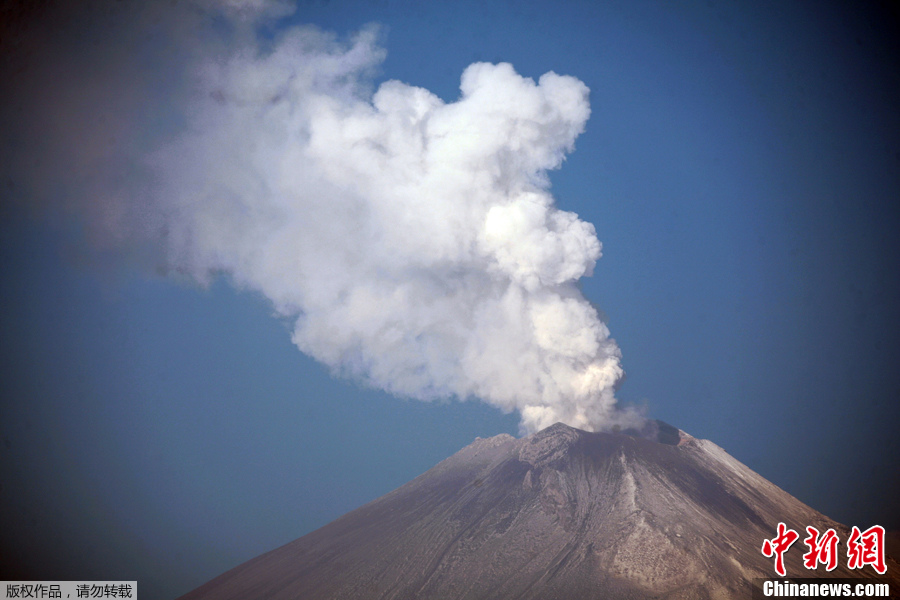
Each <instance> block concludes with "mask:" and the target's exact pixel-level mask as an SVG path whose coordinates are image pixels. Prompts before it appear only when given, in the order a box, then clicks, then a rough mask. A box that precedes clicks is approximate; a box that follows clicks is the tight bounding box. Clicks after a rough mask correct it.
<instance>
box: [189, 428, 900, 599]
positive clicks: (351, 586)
mask: <svg viewBox="0 0 900 600" xmlns="http://www.w3.org/2000/svg"><path fill="white" fill-rule="evenodd" d="M780 521H783V522H785V523H787V524H788V526H790V527H792V528H794V529H796V530H797V531H799V532H801V533H803V532H805V527H806V526H807V525H813V526H815V527H817V528H819V530H820V531H824V530H825V529H827V528H829V527H834V528H835V529H837V530H838V533H839V535H841V539H846V536H847V534H848V532H847V529H846V528H845V527H843V526H841V525H839V524H837V523H835V522H833V521H831V520H830V519H828V518H827V517H825V516H824V515H821V514H820V513H818V512H816V511H814V510H813V509H811V508H809V507H808V506H806V505H804V504H803V503H801V502H799V501H798V500H796V499H795V498H793V497H791V496H790V495H789V494H787V493H786V492H784V491H782V490H780V489H779V488H777V487H776V486H774V485H773V484H771V483H769V482H768V481H766V480H765V479H763V478H762V477H760V476H759V475H757V474H756V473H754V472H753V471H751V470H750V469H749V468H747V467H746V466H744V465H743V464H741V463H740V462H738V461H737V460H735V459H734V458H732V457H731V456H729V455H728V454H727V453H725V452H724V451H723V450H722V449H721V448H719V447H718V446H716V445H715V444H712V443H711V442H708V441H706V440H698V439H695V438H693V437H691V436H689V435H687V434H686V433H684V432H682V431H680V430H678V429H677V428H674V427H671V426H669V425H666V424H665V423H660V422H657V423H655V424H654V425H653V426H652V427H651V428H650V429H648V430H647V431H644V432H641V433H640V435H638V434H637V432H629V433H628V434H626V433H588V432H584V431H580V430H577V429H573V428H571V427H568V426H566V425H562V424H556V425H553V426H551V427H549V428H547V429H544V430H543V431H540V432H537V433H535V434H533V435H531V436H529V437H526V438H522V439H515V438H513V437H511V436H508V435H501V436H496V437H493V438H488V439H479V440H476V441H475V442H473V443H472V444H470V445H469V446H467V447H465V448H463V449H462V450H460V451H459V452H458V453H456V454H454V455H453V456H451V457H450V458H448V459H446V460H444V461H443V462H441V463H439V464H438V465H437V466H435V467H434V468H433V469H431V470H429V471H428V472H426V473H425V474H423V475H421V476H419V477H417V478H416V479H414V480H412V481H411V482H409V483H407V484H406V485H404V486H402V487H400V488H398V489H397V490H395V491H393V492H391V493H389V494H387V495H385V496H383V497H381V498H379V499H377V500H375V501H373V502H371V503H369V504H367V505H365V506H363V507H362V508H359V509H357V510H355V511H353V512H350V513H348V514H346V515H344V516H343V517H341V518H339V519H337V520H335V521H333V522H332V523H329V524H328V525H326V526H324V527H322V528H321V529H318V530H316V531H314V532H312V533H310V534H308V535H306V536H303V537H302V538H299V539H298V540H295V541H294V542H291V543H289V544H287V545H285V546H282V547H281V548H278V549H276V550H273V551H272V552H269V553H267V554H264V555H262V556H259V557H257V558H255V559H253V560H251V561H248V562H247V563H244V564H242V565H239V566H238V567H236V568H234V569H232V570H231V571H228V572H226V573H224V574H223V575H221V576H219V577H217V578H216V579H213V580H212V581H210V582H208V583H207V584H205V585H203V586H201V587H200V588H198V589H196V590H194V591H193V592H191V593H189V594H187V595H186V596H184V597H183V598H184V599H185V600H199V599H213V598H215V599H216V600H230V599H235V600H237V599H242V600H243V599H248V598H272V599H279V598H284V599H287V598H297V597H302V598H310V599H326V598H334V599H338V598H340V599H355V598H356V599H385V600H386V599H393V600H403V599H414V598H435V599H437V598H440V599H455V598H458V599H480V598H484V599H488V598H491V599H494V598H496V599H504V598H509V599H513V598H516V599H532V598H533V599H538V598H553V597H559V598H575V599H577V598H596V597H603V596H606V597H616V598H669V599H676V598H701V599H702V598H732V597H749V596H750V587H749V586H750V582H751V581H752V580H753V579H754V578H761V577H772V575H773V567H772V560H771V559H768V558H765V557H763V556H762V554H761V552H760V547H761V543H762V540H764V539H766V538H771V537H773V536H774V534H775V530H776V526H777V524H778V522H780ZM801 555H802V552H799V551H795V552H793V553H789V554H788V556H787V568H788V571H789V573H790V572H792V573H795V574H797V575H798V576H803V575H807V574H809V573H810V572H809V571H806V570H805V569H804V568H803V567H802V565H801V558H800V557H801ZM891 568H892V569H895V568H896V564H895V563H892V567H891ZM816 575H817V576H824V575H825V573H824V572H817V573H816ZM828 575H829V576H833V577H834V576H840V577H859V576H860V572H850V571H848V570H847V569H846V568H842V567H839V568H838V569H836V570H835V571H832V572H831V573H829V574H828Z"/></svg>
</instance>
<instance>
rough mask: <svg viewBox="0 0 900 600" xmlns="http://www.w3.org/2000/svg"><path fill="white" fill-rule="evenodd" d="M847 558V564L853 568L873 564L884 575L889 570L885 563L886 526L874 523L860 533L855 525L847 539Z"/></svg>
mask: <svg viewBox="0 0 900 600" xmlns="http://www.w3.org/2000/svg"><path fill="white" fill-rule="evenodd" d="M860 538H861V539H862V543H860V541H859V540H860ZM847 558H848V559H849V560H848V561H847V566H848V567H850V568H851V569H861V568H863V567H864V566H865V565H872V566H873V567H875V570H876V571H878V573H879V574H881V575H884V573H885V572H886V571H887V567H886V566H885V564H884V527H882V526H881V525H873V526H871V527H869V528H868V529H866V530H865V531H863V532H862V533H860V532H859V527H857V526H856V525H854V526H853V529H852V531H851V532H850V539H849V540H847Z"/></svg>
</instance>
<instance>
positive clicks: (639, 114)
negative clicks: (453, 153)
mask: <svg viewBox="0 0 900 600" xmlns="http://www.w3.org/2000/svg"><path fill="white" fill-rule="evenodd" d="M101 5H102V4H101ZM101 13H102V11H101ZM198 14H199V13H198ZM126 16H127V15H126ZM101 17H102V19H112V21H111V22H114V23H115V22H116V21H115V19H117V18H119V17H118V16H117V15H116V14H115V13H112V16H110V15H109V14H105V13H102V14H101ZM101 17H97V16H96V15H95V14H93V13H85V14H79V15H77V18H76V19H74V20H73V21H67V22H65V23H63V24H62V25H59V24H58V23H56V22H55V21H54V19H53V17H52V16H49V15H47V14H43V15H41V14H39V15H37V16H35V17H34V18H33V21H32V22H23V23H21V24H20V26H21V28H22V30H23V32H24V33H23V36H25V34H28V33H29V32H31V31H32V30H34V31H38V32H41V31H43V30H44V29H46V30H47V31H54V29H53V28H54V27H60V28H62V30H63V31H64V32H65V34H66V35H63V36H61V39H63V40H66V41H67V42H68V41H71V43H72V44H73V55H74V56H75V58H74V59H72V60H73V61H74V63H73V64H75V65H78V64H79V62H78V56H79V52H83V55H84V56H91V54H90V53H91V52H92V51H93V50H91V48H96V47H97V45H98V44H99V47H100V48H101V49H103V48H105V47H106V46H105V45H108V46H109V47H111V48H120V47H122V46H121V40H118V39H117V38H116V36H115V33H112V34H108V35H106V36H99V38H98V39H99V41H96V40H94V41H91V40H92V38H90V34H92V33H95V32H94V30H93V29H92V27H93V26H94V25H93V24H92V23H93V21H92V20H95V19H96V20H97V22H108V21H102V19H101ZM121 18H122V19H125V18H126V17H121ZM73 23H74V25H73ZM298 23H305V24H314V25H316V26H318V27H320V28H322V29H324V30H327V31H333V32H335V33H336V34H337V35H338V36H349V35H353V34H354V32H357V31H359V30H360V29H361V28H362V27H364V26H365V25H367V24H369V23H378V24H380V25H381V26H382V29H381V33H380V37H379V44H380V46H381V47H383V48H384V49H385V50H386V52H387V54H386V58H385V59H384V61H383V63H382V64H381V65H380V67H379V69H378V71H377V73H376V75H375V83H376V84H377V83H379V82H381V81H385V80H388V79H396V80H400V81H403V82H405V83H408V84H411V85H415V86H419V87H422V88H426V89H428V90H430V91H431V92H432V93H434V94H436V95H437V96H439V97H440V98H442V99H443V100H444V101H445V102H452V101H454V100H456V99H457V98H458V96H459V84H460V75H461V74H462V72H463V70H464V69H465V68H466V67H467V66H468V65H469V64H471V63H473V62H479V61H487V62H493V63H496V62H508V63H511V64H512V65H513V66H514V67H515V69H516V71H517V72H518V73H519V74H521V75H523V76H525V77H531V78H534V79H535V80H537V78H539V77H540V76H541V75H543V74H544V73H546V72H548V71H554V72H556V73H559V74H564V75H571V76H573V77H576V78H577V79H579V80H581V81H582V82H584V84H586V85H587V86H588V87H589V88H590V107H591V116H590V119H589V120H588V121H587V125H586V129H585V131H584V133H582V134H581V135H580V136H579V137H578V138H577V140H576V142H575V151H574V152H573V153H571V154H569V155H568V157H567V159H566V161H565V163H564V164H563V165H562V168H560V169H559V170H555V171H552V172H551V173H550V181H551V184H552V185H551V188H550V192H551V193H552V194H553V196H554V197H555V199H556V203H557V207H558V208H560V209H562V210H566V211H573V212H576V213H577V214H578V215H579V217H580V218H581V219H582V220H583V221H587V222H589V223H592V224H593V225H594V226H595V228H596V232H597V237H598V238H599V239H600V241H601V242H602V243H603V257H602V258H601V259H600V260H599V261H598V262H597V265H596V268H595V269H594V274H593V276H592V277H590V278H585V279H582V280H580V282H579V286H580V288H581V290H582V292H583V294H584V296H585V297H586V298H587V299H588V300H589V301H590V302H591V303H593V304H595V305H596V306H597V307H598V308H599V309H600V310H602V311H603V314H604V315H605V317H606V318H607V319H608V326H609V329H610V331H611V333H612V336H613V337H614V338H615V340H616V341H617V343H618V345H619V347H620V348H621V351H622V365H623V366H624V369H625V371H626V373H627V378H626V380H625V381H624V383H623V384H622V385H621V387H620V388H619V390H618V392H617V397H618V398H619V400H620V402H622V403H626V404H634V405H638V406H644V407H646V409H647V410H648V412H649V414H650V416H652V417H654V418H659V419H662V420H664V421H666V422H669V423H671V424H673V425H675V426H678V427H680V428H682V429H683V430H685V431H687V432H689V433H691V434H692V435H695V436H697V437H702V438H706V439H710V440H712V441H714V442H716V443H717V444H719V445H720V446H722V447H723V448H724V449H725V450H726V451H728V452H729V453H731V454H732V455H734V456H735V457H736V458H738V459H739V460H741V461H742V462H744V463H746V464H747V465H748V466H750V467H751V468H753V469H754V470H756V471H757V472H759V473H760V474H762V475H763V476H765V477H766V478H768V479H770V480H771V481H773V482H774V483H776V484H777V485H779V486H781V487H782V488H784V489H786V490H787V491H788V492H790V493H792V494H793V495H795V496H797V497H798V498H799V499H800V500H802V501H804V502H806V503H807V504H810V505H811V506H813V507H814V508H816V509H818V510H820V511H822V512H824V513H825V514H827V515H828V516H830V517H832V518H835V519H837V520H839V521H841V522H844V523H846V524H848V525H859V526H860V527H867V526H868V525H871V524H876V523H877V524H881V525H884V526H886V527H887V528H889V529H898V528H900V521H898V520H897V518H898V517H897V514H896V509H895V499H896V497H897V494H898V492H900V490H898V487H897V484H898V481H900V469H898V461H897V457H898V456H900V443H898V441H897V440H898V437H897V435H896V424H897V417H898V408H897V398H898V392H900V374H898V373H900V372H898V369H897V368H896V364H897V360H898V358H900V356H898V344H900V341H898V340H900V335H898V334H900V331H898V329H900V319H898V316H897V306H898V301H900V285H898V277H897V273H898V272H900V268H898V267H900V265H898V256H900V255H898V235H897V232H898V231H900V228H898V225H900V223H898V214H897V207H896V199H897V197H898V191H900V146H898V143H897V142H898V131H900V129H898V128H900V121H898V116H897V115H898V113H897V110H896V107H897V106H898V100H900V98H898V92H900V89H898V83H900V81H898V78H900V69H898V65H897V57H898V56H900V53H898V47H897V44H898V37H897V34H898V30H897V15H896V13H895V12H892V11H891V10H890V9H888V8H885V7H882V6H881V5H880V4H872V5H871V6H869V7H868V8H865V9H858V8H851V7H849V6H839V5H838V3H815V4H812V3H809V4H797V5H793V6H791V7H786V6H784V5H783V4H782V3H716V2H714V3H699V2H697V3H680V4H679V6H678V7H673V6H671V5H669V4H668V3H653V2H640V3H633V2H621V3H618V2H597V3H593V2H590V3H589V2H584V3H580V2H574V1H570V2H563V3H553V4H551V3H540V2H529V3H509V4H506V3H491V2H488V3H460V2H454V3H429V4H428V5H427V6H425V5H421V6H420V5H415V4H412V3H400V2H379V3H375V2H371V3H368V2H359V3H352V2H331V3H307V4H300V5H299V7H298V9H297V11H296V12H295V13H294V14H292V15H290V16H288V17H285V18H284V19H282V20H280V21H278V22H277V23H276V24H275V25H270V26H268V27H269V29H268V30H267V31H266V32H264V33H263V34H262V35H264V36H265V35H269V36H275V37H277V35H278V32H279V31H283V30H284V29H286V28H288V27H291V26H292V25H294V24H298ZM122 30H123V31H126V30H127V28H126V26H125V25H123V28H122ZM82 35H84V39H82V38H81V36H82ZM23 39H25V40H26V42H27V41H28V40H29V39H38V40H40V39H41V38H40V37H39V36H38V34H35V37H34V38H28V37H27V36H25V37H24V38H23ZM230 39H231V41H230V42H229V43H237V42H235V41H234V38H230ZM91 43H93V44H94V46H91V45H90V44H91ZM154 44H157V45H154ZM26 47H27V44H26ZM124 47H125V48H126V53H125V55H124V56H125V58H124V59H123V60H124V64H126V65H141V66H142V68H145V69H146V70H147V75H146V77H144V78H143V79H142V80H143V81H144V82H145V83H146V82H147V81H149V82H151V83H150V84H146V85H148V86H150V85H154V84H153V83H152V82H156V81H164V80H165V75H166V69H168V68H170V67H171V65H172V64H173V61H172V60H171V58H168V55H166V54H165V53H164V52H162V50H167V49H168V47H167V46H166V45H165V44H164V43H162V42H159V43H158V42H156V41H154V40H153V39H151V40H150V41H149V42H148V45H147V46H145V47H141V48H144V49H145V50H146V48H151V49H155V51H153V52H145V53H144V54H140V56H138V50H134V48H132V47H130V46H124ZM129 48H130V49H131V50H133V51H134V52H135V56H129V55H128V54H127V50H128V49H129ZM139 49H140V48H139ZM56 50H57V51H58V48H57V49H56ZM176 50H177V48H176ZM176 50H173V52H175V51H176ZM4 51H5V52H8V53H9V54H10V56H12V57H13V58H12V59H11V60H10V61H7V63H8V64H12V65H13V66H14V67H15V66H16V65H17V63H16V61H17V60H21V61H23V62H22V64H24V65H26V66H25V67H23V68H22V70H20V71H19V73H20V75H21V78H16V79H10V81H16V82H19V83H18V85H16V84H15V83H14V84H13V85H14V86H16V91H17V92H19V94H20V97H21V98H25V99H32V98H33V97H38V98H40V99H41V102H37V103H30V102H19V104H18V105H17V104H15V102H13V101H10V102H9V103H8V106H4V107H3V123H5V124H9V123H12V122H14V121H16V120H17V119H20V117H21V116H22V115H25V117H24V119H23V120H25V121H27V120H28V117H29V116H30V113H31V111H32V110H33V111H34V112H35V114H37V113H38V110H39V109H40V107H42V106H44V104H43V102H44V101H45V100H46V104H48V105H50V106H53V101H52V97H53V93H54V91H53V90H52V89H50V88H44V87H41V86H40V85H36V84H35V85H30V82H32V80H31V79H29V74H30V71H29V69H35V68H36V67H35V64H37V63H36V61H37V60H51V61H52V60H54V56H55V55H54V54H53V52H48V53H47V55H46V56H45V55H43V54H40V53H35V54H32V55H31V58H28V56H27V55H26V58H21V54H17V52H19V50H15V49H14V50H9V48H4ZM156 51H159V52H158V53H157V52H156ZM34 56H38V57H39V59H35V58H34ZM48 57H49V58H48ZM29 60H31V62H28V61H29ZM110 60H111V63H112V59H110ZM60 61H61V62H60V64H63V61H62V59H60ZM129 61H132V62H129ZM116 64H117V63H116ZM113 67H115V65H113V66H112V67H110V69H112V70H114V68H113ZM98 72H99V73H100V74H101V75H100V76H99V78H100V79H102V73H103V65H101V66H100V67H98ZM75 73H76V74H75V75H73V76H72V79H73V80H74V81H75V82H76V83H75V84H74V89H79V85H78V83H77V82H78V81H79V79H78V77H79V75H78V71H77V70H76V71H75ZM33 81H38V82H40V81H44V80H41V79H40V78H35V79H34V80H33ZM116 81H118V80H116ZM92 82H93V83H92ZM94 83H96V79H95V78H93V76H92V78H91V81H90V82H88V81H85V83H84V86H85V88H88V87H89V86H90V85H93V84H94ZM61 85H63V84H61ZM71 85H73V84H70V86H71ZM160 85H163V84H160ZM69 89H73V88H71V87H70V88H69ZM168 91H169V90H166V92H165V93H168ZM127 92H128V90H123V95H127ZM157 92H159V93H160V95H163V93H164V92H161V91H159V90H158V89H157ZM143 93H145V94H146V93H149V92H146V90H145V91H144V92H143ZM29 94H32V95H35V96H30V95H29ZM13 97H16V95H13ZM48 98H50V99H49V100H48ZM174 102H175V101H173V103H174ZM157 106H162V107H163V108H164V109H165V107H166V106H168V105H166V104H165V103H163V104H160V105H157ZM16 111H18V112H16ZM60 114H61V115H62V116H60V117H59V118H60V119H61V122H64V123H65V122H68V121H66V119H70V118H75V117H66V115H67V114H68V113H66V112H65V111H61V112H60ZM173 114H175V112H174V110H173V112H172V113H167V112H165V110H162V111H161V112H160V113H159V114H156V115H154V119H156V120H155V121H153V122H152V123H155V125H154V126H153V127H151V128H150V129H142V130H141V131H142V135H150V136H153V135H158V136H163V137H164V136H165V135H167V132H170V131H177V130H178V128H179V126H180V122H179V120H178V118H177V115H176V116H173ZM112 116H113V117H114V116H115V115H114V114H113V115H112ZM111 118H112V117H111ZM142 126H143V127H147V121H146V120H145V121H142ZM73 128H74V129H75V130H76V131H77V127H75V126H74V125H73ZM64 130H65V127H62V128H61V129H60V131H62V133H60V134H59V135H60V136H62V135H64V134H65V131H64ZM22 131H24V132H25V133H23V134H22V135H23V137H21V138H15V139H16V140H17V141H19V142H21V141H22V140H27V142H22V143H21V145H14V144H12V143H4V144H3V154H2V156H3V157H4V162H5V163H6V164H7V166H6V167H4V169H3V175H4V178H5V179H6V184H5V186H4V188H3V189H4V192H3V193H4V200H3V204H2V209H3V212H2V215H3V218H2V232H0V269H2V281H3V285H2V287H0V302H2V308H3V311H2V321H0V328H2V330H0V339H2V340H3V342H2V348H0V357H2V358H0V369H2V372H3V374H4V375H3V377H2V378H0V381H2V383H0V386H2V394H0V396H2V398H3V400H2V404H0V437H2V445H0V453H2V456H3V459H2V461H0V485H2V488H0V511H2V512H0V526H2V529H0V532H2V540H3V545H2V549H0V557H2V560H0V562H3V563H5V564H11V565H16V566H15V567H14V568H15V569H17V570H14V571H13V573H12V575H13V576H15V577H17V578H28V577H33V578H39V579H55V580H70V579H123V580H134V579H137V580H138V582H139V586H140V588H141V590H142V597H150V598H154V597H158V598H169V597H174V596H176V595H178V594H181V593H184V592H186V591H188V590H189V589H192V588H193V587H196V586H197V585H199V584H201V583H203V582H205V581H206V580H208V579H210V578H211V577H213V576H215V575H217V574H219V573H220V572H222V571H224V570H226V569H228V568H230V567H232V566H234V565H236V564H238V563H240V562H242V561H244V560H247V559H249V558H252V557H253V556H256V555H258V554H260V553H262V552H264V551H267V550H270V549H273V548H275V547H277V546H279V545H281V544H283V543H286V542H288V541H290V540H292V539H295V538H297V537H299V536H301V535H303V534H305V533H307V532H309V531H311V530H313V529H315V528H317V527H319V526H321V525H324V524H325V523H327V522H328V521H330V520H332V519H334V518H336V517H337V516H340V515H341V514H343V513H344V512H347V511H348V510H351V509H353V508H355V507H357V506H359V505H361V504H363V503H364V502H367V501H369V500H371V499H374V498H376V497H378V496H379V495H381V494H384V493H386V492H388V491H390V490H391V489H393V488H395V487H397V486H398V485H400V484H402V483H404V482H406V481H408V480H409V479H411V478H413V477H414V476H416V475H418V474H420V473H421V472H423V471H425V470H426V469H428V468H430V467H431V466H433V465H434V464H436V463H437V462H438V461H440V460H441V459H443V458H445V457H446V456H448V455H450V454H452V453H453V452H455V451H456V450H458V449H459V448H461V447H462V446H464V445H466V444H468V443H469V442H471V441H472V439H474V437H476V436H482V437H484V436H490V435H495V434H498V433H503V432H506V433H512V434H515V433H517V430H518V421H519V419H518V416H517V415H515V414H503V413H502V412H501V411H499V410H497V409H495V408H493V407H491V406H488V405H487V404H485V403H482V402H478V401H477V400H474V399H470V400H468V401H465V402H458V401H450V402H440V401H437V402H421V401H417V400H410V399H398V398H395V397H392V396H390V395H389V394H387V393H385V392H381V391H377V390H373V389H370V388H366V387H365V386H361V385H360V384H358V383H356V382H353V381H349V380H346V379H340V378H334V377H332V376H331V374H330V372H329V369H328V368H327V367H325V366H323V365H321V364H319V363H317V362H315V361H314V360H312V359H311V358H309V357H307V356H305V355H304V354H302V353H301V352H300V351H299V350H298V349H297V347H296V346H295V345H294V344H292V342H291V325H290V323H288V322H286V321H285V320H284V319H279V318H273V316H272V314H273V308H272V305H271V302H270V301H269V300H267V299H266V298H264V297H263V296H262V295H260V294H258V293H256V292H253V291H249V290H247V289H238V288H239V287H240V286H238V287H235V286H234V285H231V284H230V282H229V278H228V277H227V276H221V277H219V278H217V279H214V280H213V281H212V282H211V283H210V284H209V285H208V287H203V286H199V285H197V284H195V283H192V282H191V281H190V279H189V278H188V277H184V276H179V275H177V274H176V275H168V276H167V275H163V274H160V273H158V272H157V271H155V270H154V266H155V263H154V261H155V258H156V257H155V255H154V254H153V251H152V250H151V251H148V253H146V254H142V253H141V252H138V251H136V250H134V249H131V250H130V251H129V252H122V251H121V250H120V249H119V248H117V247H115V246H112V247H109V246H105V247H100V248H98V247H97V246H96V244H92V243H91V242H90V240H91V230H90V226H89V225H86V224H85V223H86V222H87V217H85V216H84V215H82V214H80V213H79V212H78V211H77V210H71V208H69V207H71V206H72V205H69V204H66V203H55V202H54V200H53V198H49V199H48V198H47V197H46V196H53V195H60V196H65V195H66V194H69V193H71V189H74V188H76V187H77V186H78V185H79V183H78V182H73V180H71V178H67V177H68V176H67V175H66V173H65V172H64V173H63V175H58V172H57V173H56V176H55V177H47V178H46V179H48V180H52V181H53V182H61V183H57V184H56V185H55V186H54V185H47V186H40V185H34V184H33V183H29V181H31V180H29V177H33V176H34V173H35V170H29V169H28V168H25V167H21V165H22V164H28V160H29V159H30V158H31V157H30V155H29V153H32V152H33V153H36V154H37V153H40V152H44V151H45V150H44V146H42V145H41V144H42V143H43V142H42V141H41V140H38V141H34V140H33V139H30V138H28V137H27V133H28V131H29V130H27V129H23V130H22ZM124 131H126V132H129V131H131V130H130V129H128V128H125V129H124ZM148 131H149V133H148ZM50 138H51V139H50V142H48V143H49V144H50V146H48V147H54V148H55V146H52V142H53V140H52V132H51V135H50ZM60 147H65V146H60ZM89 150H90V148H86V149H84V151H85V152H89ZM47 156H51V155H49V154H44V155H42V158H35V159H34V162H35V164H38V163H41V160H47V161H49V160H50V159H48V158H47ZM10 157H14V158H15V160H12V159H11V158H10ZM7 159H9V160H7ZM63 163H65V160H63ZM41 168H44V167H41ZM58 171H59V172H62V171H64V169H59V170H58ZM36 172H37V173H38V174H39V175H40V174H41V173H42V172H41V171H40V169H37V171H36ZM23 173H26V174H23ZM76 174H77V170H76ZM67 186H70V187H67ZM5 574H6V573H4V575H5ZM145 592H146V593H147V596H143V594H144V593H145Z"/></svg>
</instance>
